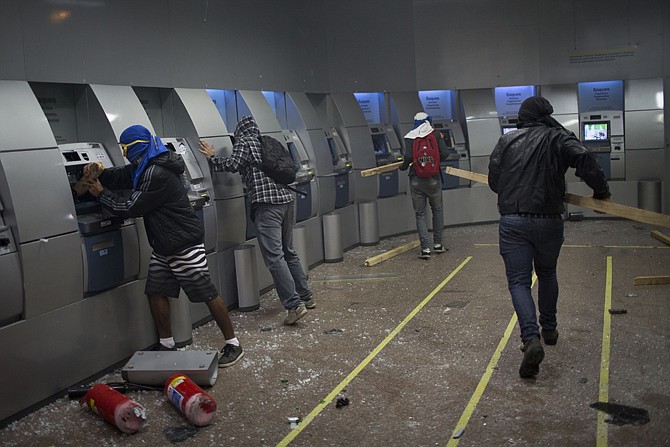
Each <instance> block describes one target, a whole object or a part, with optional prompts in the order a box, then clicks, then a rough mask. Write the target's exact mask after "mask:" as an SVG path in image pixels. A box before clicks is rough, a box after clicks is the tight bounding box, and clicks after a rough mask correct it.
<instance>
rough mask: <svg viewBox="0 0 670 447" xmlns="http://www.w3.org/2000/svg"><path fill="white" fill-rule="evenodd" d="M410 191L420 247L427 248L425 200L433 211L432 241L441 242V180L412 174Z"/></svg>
mask: <svg viewBox="0 0 670 447" xmlns="http://www.w3.org/2000/svg"><path fill="white" fill-rule="evenodd" d="M409 186H410V191H411V193H412V206H413V207H414V214H415V216H416V229H417V231H418V232H419V241H421V249H422V250H425V249H429V248H430V242H429V239H428V224H427V223H426V202H428V203H430V209H431V211H432V213H433V243H434V244H435V245H438V244H441V243H442V229H443V227H444V216H443V215H442V181H441V180H440V177H439V176H436V177H429V178H421V177H417V176H413V177H412V178H411V179H410V183H409Z"/></svg>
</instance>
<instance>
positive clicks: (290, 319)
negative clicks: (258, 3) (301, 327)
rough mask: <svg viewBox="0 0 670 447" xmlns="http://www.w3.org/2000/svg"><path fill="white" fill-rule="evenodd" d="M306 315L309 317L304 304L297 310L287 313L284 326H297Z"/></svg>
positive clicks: (290, 310)
mask: <svg viewBox="0 0 670 447" xmlns="http://www.w3.org/2000/svg"><path fill="white" fill-rule="evenodd" d="M305 315H307V308H305V305H304V304H301V305H299V306H298V307H296V308H295V309H289V310H287V311H286V319H285V320H284V324H285V325H287V326H290V325H292V324H295V323H296V321H298V320H299V319H301V318H302V317H304V316H305Z"/></svg>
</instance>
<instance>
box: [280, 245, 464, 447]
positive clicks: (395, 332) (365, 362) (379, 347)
mask: <svg viewBox="0 0 670 447" xmlns="http://www.w3.org/2000/svg"><path fill="white" fill-rule="evenodd" d="M471 259H472V256H468V257H467V258H466V259H465V261H463V262H462V263H461V265H459V266H458V267H456V269H455V270H454V271H453V272H451V274H449V276H447V277H446V278H445V279H444V281H442V282H441V283H440V285H438V286H437V287H436V288H435V289H434V290H433V291H432V292H430V294H429V295H428V296H426V298H424V299H423V301H421V303H419V305H418V306H416V307H415V308H414V309H413V310H412V311H411V312H410V313H409V315H407V316H406V317H405V319H404V320H402V322H401V323H400V324H398V326H396V328H395V329H393V331H391V333H390V334H389V335H388V336H387V337H386V338H385V339H384V340H383V341H382V342H381V343H380V344H379V345H377V347H376V348H375V349H374V350H373V351H372V352H371V353H370V354H368V356H367V357H365V359H364V360H363V361H362V362H361V363H360V364H359V365H358V366H357V367H356V368H354V370H353V371H351V372H350V373H349V375H348V376H347V377H345V378H344V380H343V381H342V382H340V384H339V385H337V386H336V387H335V389H334V390H333V391H331V392H330V394H328V396H326V398H325V399H323V400H322V401H321V402H319V404H318V405H317V406H316V407H315V408H314V409H313V410H312V411H311V412H310V413H309V414H308V415H307V416H306V417H305V418H304V419H303V420H302V422H301V423H300V425H298V427H297V428H295V429H293V430H291V431H290V432H289V434H288V435H286V437H285V438H284V439H282V440H281V441H280V442H279V444H277V447H280V446H287V445H289V444H290V443H291V441H293V440H294V439H295V438H296V436H298V435H299V434H300V433H301V432H302V431H303V430H304V429H305V427H307V426H308V425H309V424H310V422H312V420H314V418H315V417H317V416H318V415H319V413H321V411H323V410H324V409H325V408H326V407H327V406H328V404H330V402H332V400H333V399H335V397H336V396H337V395H338V394H339V393H340V392H341V391H342V390H343V389H344V388H345V387H346V386H347V385H348V384H349V382H351V381H352V380H353V379H354V378H355V377H356V376H357V375H358V373H360V372H361V371H362V370H363V368H365V367H366V366H367V365H368V363H370V362H371V361H372V360H373V359H374V358H375V357H376V356H377V354H379V353H380V352H381V350H382V349H384V347H385V346H386V345H387V344H388V343H389V342H390V341H391V340H393V338H395V336H396V335H398V333H399V332H400V331H401V330H402V328H404V327H405V325H407V323H409V322H410V320H411V319H412V318H414V316H415V315H416V314H417V313H418V312H419V311H420V310H421V309H423V307H424V306H425V305H426V304H428V302H429V301H430V300H431V299H433V297H434V296H435V295H436V294H437V293H438V292H439V291H440V290H442V288H443V287H444V286H445V285H447V283H448V282H449V281H451V279H452V278H453V277H454V276H456V274H457V273H458V272H459V271H460V270H461V269H462V268H463V267H465V264H467V263H468V262H469V261H470V260H471Z"/></svg>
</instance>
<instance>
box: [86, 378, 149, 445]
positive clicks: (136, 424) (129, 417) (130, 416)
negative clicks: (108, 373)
mask: <svg viewBox="0 0 670 447" xmlns="http://www.w3.org/2000/svg"><path fill="white" fill-rule="evenodd" d="M79 404H80V405H82V406H83V405H84V404H86V405H87V406H88V407H89V408H90V409H91V410H92V411H93V412H94V413H95V414H97V415H98V416H100V417H102V418H103V419H104V420H106V421H107V422H109V423H110V424H112V425H113V426H115V427H116V428H118V429H119V430H121V431H122V432H124V433H135V432H137V431H138V430H140V429H141V428H142V427H143V426H144V423H145V422H146V420H147V417H146V415H145V411H144V407H143V406H142V405H140V404H138V403H137V402H135V401H133V400H130V399H129V398H127V397H126V396H124V395H123V394H121V393H119V392H118V391H116V390H115V389H113V388H112V387H110V386H109V385H105V384H102V383H98V384H95V385H93V387H91V389H90V390H89V391H88V392H87V393H86V394H85V395H84V397H82V398H81V400H80V401H79Z"/></svg>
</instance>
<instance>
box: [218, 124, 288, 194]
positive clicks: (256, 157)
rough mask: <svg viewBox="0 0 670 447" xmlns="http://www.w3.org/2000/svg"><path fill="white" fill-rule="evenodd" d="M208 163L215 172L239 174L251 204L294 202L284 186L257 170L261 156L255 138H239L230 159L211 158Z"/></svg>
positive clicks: (259, 146) (258, 143) (258, 144)
mask: <svg viewBox="0 0 670 447" xmlns="http://www.w3.org/2000/svg"><path fill="white" fill-rule="evenodd" d="M210 161H211V162H212V166H213V167H214V170H215V171H217V172H221V171H227V172H239V173H240V174H241V175H242V179H243V180H244V183H245V185H246V187H247V193H248V194H249V195H250V199H251V203H273V204H282V203H288V202H292V201H293V200H294V199H293V194H292V193H291V191H290V190H289V189H288V188H287V187H286V186H284V185H279V184H277V183H275V182H274V180H272V179H271V178H270V177H268V176H267V175H265V173H263V171H261V170H260V169H258V168H257V166H260V165H261V161H262V156H261V145H260V142H259V141H258V139H256V138H244V137H243V138H239V139H237V140H236V141H235V145H234V146H233V153H232V154H231V155H230V157H227V158H224V157H212V158H211V159H210Z"/></svg>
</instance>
